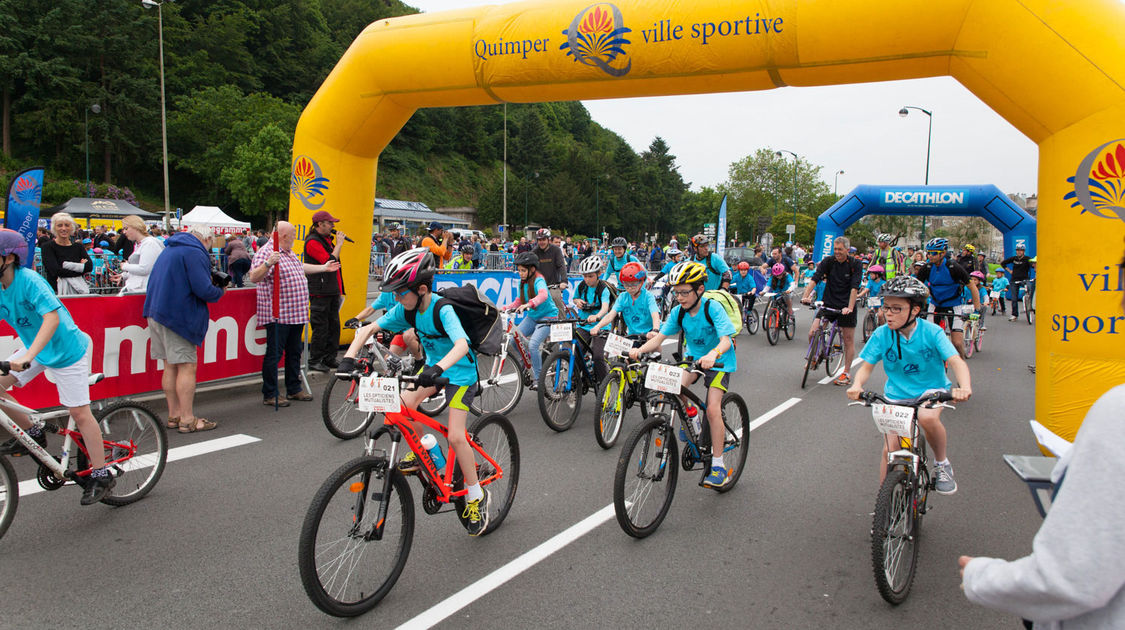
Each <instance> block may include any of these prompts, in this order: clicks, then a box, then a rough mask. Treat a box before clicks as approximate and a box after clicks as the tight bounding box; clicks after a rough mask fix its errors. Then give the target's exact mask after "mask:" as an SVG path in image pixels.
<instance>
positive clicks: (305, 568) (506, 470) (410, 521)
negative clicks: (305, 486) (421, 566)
mask: <svg viewBox="0 0 1125 630" xmlns="http://www.w3.org/2000/svg"><path fill="white" fill-rule="evenodd" d="M359 378H360V374H359V373H354V374H353V379H357V380H358V379H359ZM393 380H395V381H397V382H398V383H400V384H401V383H407V384H416V383H417V377H414V376H405V375H400V376H397V377H395V378H394V379H393ZM435 382H437V383H439V384H441V385H444V384H447V383H448V380H447V379H444V378H438V379H435ZM394 391H395V392H396V393H397V389H396V390H394ZM384 417H385V420H384V424H383V425H382V426H379V427H372V428H371V429H369V430H368V432H367V434H366V436H365V440H364V453H363V455H361V456H360V457H357V458H355V459H353V460H351V461H350V462H348V463H346V464H344V465H343V466H341V467H340V468H338V469H337V470H336V471H335V472H333V473H332V474H331V475H330V476H329V477H328V479H327V480H325V482H324V483H323V484H322V485H321V487H320V490H318V491H317V493H316V496H315V497H314V498H313V501H312V504H311V505H310V506H309V510H308V512H307V513H306V515H305V522H304V525H303V526H302V527H301V538H300V543H299V545H298V550H297V564H298V567H299V569H300V573H301V583H302V584H303V585H304V587H305V593H307V594H308V596H309V599H311V600H312V602H313V604H315V605H316V607H317V608H319V609H320V610H322V611H324V612H326V613H328V614H330V615H334V616H336V617H354V616H357V615H361V614H363V613H365V612H367V611H369V610H371V609H372V608H374V607H375V606H376V605H377V604H378V603H379V601H380V600H382V599H383V597H385V596H386V594H387V593H388V592H390V590H391V588H392V587H394V585H395V582H396V581H397V580H398V577H399V575H401V574H402V570H403V568H404V567H405V566H406V559H407V557H408V556H409V555H410V545H411V542H412V541H413V538H414V501H413V497H412V495H411V492H410V485H409V484H408V483H407V481H406V477H405V476H404V475H403V473H401V472H399V470H398V468H397V466H396V462H398V456H399V454H400V453H401V448H400V447H401V446H402V443H403V441H404V440H405V446H406V448H409V449H410V450H411V451H414V454H415V456H417V458H418V461H419V463H420V464H421V466H420V468H419V469H418V472H417V473H416V474H414V473H412V474H413V476H416V477H417V478H418V481H419V483H420V484H421V486H422V509H423V510H425V512H426V513H427V514H437V513H439V512H448V511H450V510H448V509H443V508H445V507H446V506H448V505H450V504H452V505H453V506H454V508H455V509H456V512H457V516H458V518H459V519H460V520H461V522H462V525H467V524H468V515H467V514H466V512H465V494H466V492H467V491H466V490H465V488H464V483H463V482H462V475H461V470H460V467H459V466H458V464H457V456H456V454H455V453H454V452H453V450H452V449H448V448H447V449H446V451H447V452H446V453H445V458H446V461H447V463H446V465H445V470H444V471H439V470H438V467H437V466H435V465H434V461H433V459H432V458H431V457H430V453H429V451H427V450H426V448H425V447H423V446H422V442H421V435H419V434H418V432H417V431H415V430H414V427H413V426H412V423H415V422H417V423H420V424H422V425H423V426H425V427H427V428H428V429H430V430H431V431H432V432H434V433H436V434H437V435H438V436H441V437H446V436H447V435H448V429H447V428H446V427H445V426H443V425H442V424H441V423H439V422H438V421H437V420H435V419H433V418H431V417H430V416H428V415H426V414H424V413H422V412H419V411H414V410H412V409H408V408H407V407H405V406H403V405H402V404H401V401H400V403H399V410H398V411H397V412H395V411H388V412H386V414H385V416H384ZM467 433H468V437H469V444H470V446H471V447H472V449H473V452H474V453H475V457H476V461H477V476H478V478H479V479H480V485H481V486H486V487H488V489H489V492H490V493H491V494H492V500H491V502H490V505H489V508H488V511H489V514H488V528H487V529H486V530H484V531H483V532H482V533H481V535H485V534H490V533H492V532H493V531H495V530H496V529H497V528H498V527H499V526H500V524H501V523H502V522H503V521H504V518H505V517H506V516H507V515H508V510H509V509H510V508H511V506H512V501H513V500H514V499H515V496H516V486H517V485H518V482H519V470H520V450H519V442H518V441H517V440H516V432H515V429H513V428H512V423H511V422H509V421H508V419H507V418H506V417H505V416H503V415H501V414H498V413H489V414H485V415H482V416H481V417H479V418H477V419H476V420H474V421H473V423H472V424H471V425H470V426H469V427H468V430H467ZM383 436H387V437H388V438H389V439H390V447H389V449H387V450H382V449H376V448H375V446H376V442H377V441H378V439H379V438H381V437H383ZM438 443H439V444H440V443H441V442H440V441H439V442H438ZM447 444H448V442H447Z"/></svg>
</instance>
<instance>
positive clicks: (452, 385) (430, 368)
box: [337, 247, 490, 536]
mask: <svg viewBox="0 0 1125 630" xmlns="http://www.w3.org/2000/svg"><path fill="white" fill-rule="evenodd" d="M437 268H438V267H437V263H436V262H435V260H434V256H433V255H432V254H431V253H430V250H429V249H428V248H425V247H418V248H415V249H411V250H408V251H405V252H403V253H401V254H399V255H398V256H395V257H394V258H393V259H392V260H391V262H390V263H388V264H387V267H386V269H385V270H384V272H383V284H382V286H380V287H379V290H380V291H382V292H384V293H390V294H392V295H394V299H395V301H396V302H397V304H396V305H395V306H394V307H393V308H391V310H389V311H387V313H386V314H385V315H383V316H382V317H380V318H379V320H378V321H376V322H375V323H373V324H368V325H367V326H364V327H363V328H360V329H359V330H357V331H356V335H355V339H354V340H353V341H352V343H351V345H350V346H349V347H348V351H347V352H346V353H345V354H344V359H343V360H342V361H340V367H339V368H337V370H338V372H339V373H341V374H340V376H339V378H340V379H341V380H347V379H350V378H351V372H353V371H355V369H356V363H355V357H356V355H357V354H358V353H359V349H360V348H361V347H362V346H363V343H364V342H365V341H366V340H367V338H368V337H370V336H371V335H373V334H375V333H377V332H379V331H380V330H388V331H392V332H398V331H403V330H406V329H408V328H411V327H413V328H414V329H415V330H416V331H417V333H418V337H419V340H420V341H421V343H422V346H423V347H424V348H425V349H426V367H425V369H424V370H422V371H421V372H420V373H419V374H418V389H414V390H406V391H403V392H402V404H403V405H405V406H406V407H408V408H410V409H415V410H416V409H418V404H419V403H421V402H422V401H423V400H425V399H427V398H429V397H430V396H432V395H434V393H436V392H437V386H436V385H435V383H434V379H435V378H437V377H439V376H444V377H445V378H447V379H449V384H448V385H446V386H445V399H446V400H448V401H449V448H450V449H452V450H453V452H454V453H456V455H457V464H458V466H459V467H460V468H461V474H462V475H464V477H465V490H466V495H465V511H464V514H462V517H463V518H466V519H468V522H469V524H468V526H467V529H468V530H469V535H470V536H479V535H481V534H482V533H484V532H485V531H486V530H487V529H488V506H489V501H490V497H489V493H488V491H487V490H483V489H482V488H481V487H480V481H479V479H478V478H477V467H476V457H475V455H474V453H473V449H472V447H471V446H469V441H468V438H467V436H466V433H465V419H466V417H467V416H468V414H469V404H470V403H472V401H473V398H474V397H476V395H477V392H478V391H479V389H480V388H479V385H478V384H477V370H476V367H475V366H474V363H475V362H476V358H475V357H474V356H473V352H472V350H470V349H469V336H468V335H466V334H465V329H464V327H463V326H462V325H461V320H460V319H459V318H458V317H457V312H456V311H455V310H454V309H453V305H452V304H442V305H440V307H439V308H438V309H432V308H430V307H431V306H432V305H433V302H434V300H435V298H434V293H433V277H434V273H435V272H436V271H437ZM435 311H439V312H435ZM437 318H441V328H439V327H438V324H437V323H436V320H437ZM410 319H413V320H414V321H413V324H412V323H411V322H410ZM442 328H444V332H443V331H442ZM418 467H419V463H418V458H417V456H415V455H414V452H413V451H411V452H410V453H407V454H406V457H404V458H403V459H402V460H401V461H400V462H399V463H398V469H399V470H400V471H402V472H403V473H410V472H415V471H417V470H418Z"/></svg>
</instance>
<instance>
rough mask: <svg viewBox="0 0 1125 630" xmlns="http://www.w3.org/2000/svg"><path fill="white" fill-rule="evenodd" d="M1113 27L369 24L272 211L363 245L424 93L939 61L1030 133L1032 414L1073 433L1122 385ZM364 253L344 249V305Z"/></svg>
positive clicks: (1013, 16)
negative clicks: (287, 190)
mask: <svg viewBox="0 0 1125 630" xmlns="http://www.w3.org/2000/svg"><path fill="white" fill-rule="evenodd" d="M1122 41H1125V4H1123V3H1122V2H1120V1H1119V0H1083V2H1058V1H1057V0H945V1H943V2H889V1H887V0H834V1H833V2H816V1H814V0H800V1H798V0H774V1H766V0H760V1H756V2H755V1H750V0H741V1H739V0H693V1H692V2H681V1H677V0H619V1H615V2H595V3H591V2H590V0H579V1H574V0H559V1H546V0H541V1H534V0H533V1H528V2H523V3H518V4H508V5H503V6H481V7H475V8H469V9H462V10H452V11H447V12H442V13H432V14H422V15H415V16H409V17H402V18H396V19H389V20H380V21H379V22H376V23H374V24H371V25H370V26H368V27H367V29H365V30H364V31H363V33H361V34H360V36H359V37H358V38H356V41H355V42H354V43H353V44H352V46H351V48H349V49H348V51H347V53H346V54H345V55H344V57H343V58H342V59H341V60H340V62H339V64H338V65H337V66H336V68H335V69H334V70H333V71H332V73H331V74H330V75H329V77H328V79H327V80H326V81H325V82H324V85H323V86H321V88H320V90H319V91H318V92H317V94H316V96H315V97H314V98H313V99H312V101H311V102H310V103H309V106H308V108H307V109H306V110H305V112H304V114H303V115H302V116H301V120H300V123H299V124H298V126H297V134H296V138H295V141H294V147H293V181H292V194H291V196H290V205H289V217H290V220H291V221H293V222H294V223H296V224H297V225H308V224H309V219H310V217H311V215H312V213H313V212H315V211H316V210H319V209H325V210H328V211H330V212H331V213H332V214H334V215H336V216H337V217H340V218H341V219H342V223H341V226H340V228H341V229H342V230H343V231H345V232H347V233H350V234H352V235H357V237H356V240H357V241H358V242H360V243H362V242H365V241H364V238H367V242H370V238H369V237H370V234H371V230H372V221H371V218H372V213H373V202H374V197H375V172H376V167H377V165H378V160H379V153H380V152H381V151H382V150H383V148H384V147H385V146H386V145H387V143H388V142H390V140H391V139H392V138H393V137H394V136H395V134H396V133H398V131H399V129H401V128H402V126H403V125H404V124H405V123H406V121H407V119H409V118H410V116H411V115H412V114H413V113H414V112H415V111H416V110H417V109H419V108H422V107H442V106H456V105H484V104H496V103H503V102H514V103H527V102H537V101H566V100H578V99H597V98H617V97H632V96H658V95H669V94H698V93H706V92H733V91H743V90H768V89H772V88H776V87H783V86H813V85H836V84H845V83H860V82H868V81H887V80H897V79H914V78H920V77H933V76H942V75H949V76H952V77H954V78H956V79H957V80H958V81H960V82H961V84H962V85H964V86H965V87H966V88H968V89H969V90H970V91H972V92H973V93H974V94H976V95H977V96H978V97H980V99H981V100H982V101H984V102H985V103H987V104H988V105H989V106H990V107H992V108H993V109H994V110H995V111H996V112H997V113H999V114H1000V115H1001V116H1003V117H1004V118H1005V119H1007V120H1008V121H1009V122H1010V123H1011V124H1012V125H1014V126H1015V127H1016V128H1017V129H1019V130H1020V131H1022V132H1023V133H1024V134H1025V135H1027V136H1028V137H1029V138H1031V139H1032V140H1034V141H1035V142H1036V143H1037V144H1038V145H1039V156H1040V165H1039V214H1038V220H1039V243H1038V247H1037V251H1038V256H1039V265H1038V267H1039V270H1038V278H1039V286H1040V287H1041V289H1040V291H1039V294H1038V297H1037V301H1038V324H1037V330H1036V363H1037V366H1038V371H1037V374H1036V377H1035V378H1036V386H1037V389H1036V416H1037V417H1038V419H1039V420H1040V421H1041V422H1043V423H1044V424H1046V425H1047V426H1049V427H1051V428H1052V429H1053V430H1055V431H1056V432H1058V433H1060V434H1061V435H1063V436H1064V437H1067V438H1068V439H1072V438H1073V436H1074V433H1075V432H1076V431H1077V428H1078V426H1079V425H1080V423H1081V420H1082V418H1083V416H1084V414H1085V412H1086V410H1087V408H1088V407H1089V406H1090V405H1091V404H1092V402H1093V401H1094V400H1095V399H1096V398H1097V397H1098V396H1100V395H1101V394H1102V393H1104V392H1105V391H1106V390H1107V389H1109V388H1110V387H1112V386H1113V385H1116V384H1119V383H1122V382H1125V343H1123V341H1125V316H1123V313H1122V307H1121V302H1122V295H1123V293H1122V291H1123V289H1125V287H1123V286H1122V283H1123V282H1125V281H1123V280H1122V278H1121V276H1120V275H1119V274H1118V268H1117V266H1116V265H1117V263H1118V262H1119V261H1120V260H1121V254H1122V249H1123V238H1122V237H1123V236H1125V46H1123V45H1122V43H1121V42H1122ZM367 257H368V251H367V250H366V248H363V247H346V248H344V260H343V264H344V269H345V273H346V276H345V281H346V287H347V289H348V297H347V302H346V304H345V307H344V309H345V312H348V313H351V312H356V311H358V310H360V308H361V307H362V301H363V300H364V292H365V291H364V290H365V287H366V280H367V275H366V274H367ZM1011 369H1022V366H1020V365H1013V366H1011ZM988 381H989V377H988V376H985V375H983V374H981V375H978V379H977V383H976V384H977V387H978V388H980V387H987V386H988Z"/></svg>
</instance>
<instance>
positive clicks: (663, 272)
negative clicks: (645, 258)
mask: <svg viewBox="0 0 1125 630" xmlns="http://www.w3.org/2000/svg"><path fill="white" fill-rule="evenodd" d="M678 264H680V263H678V262H676V261H675V260H669V261H668V262H666V263H664V267H663V268H662V269H661V270H660V275H662V276H666V275H668V272H669V271H672V267H675V266H676V265H678Z"/></svg>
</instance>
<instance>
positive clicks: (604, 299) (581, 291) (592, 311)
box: [574, 282, 610, 330]
mask: <svg viewBox="0 0 1125 630" xmlns="http://www.w3.org/2000/svg"><path fill="white" fill-rule="evenodd" d="M609 296H610V293H609V287H608V286H606V287H603V288H602V293H601V295H600V296H599V295H598V287H597V285H594V286H590V285H588V284H586V283H585V282H582V283H581V284H579V285H578V288H577V289H576V290H575V291H574V297H575V298H577V299H579V300H582V301H584V302H586V305H587V307H586V308H580V309H578V314H579V315H581V316H582V319H583V320H585V319H586V318H588V317H590V316H591V315H597V314H598V312H599V311H601V310H602V304H606V303H608V302H609V300H610V297H609ZM596 323H597V322H583V323H582V324H579V325H578V327H579V328H581V329H582V330H590V329H591V328H593V327H594V324H596Z"/></svg>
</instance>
